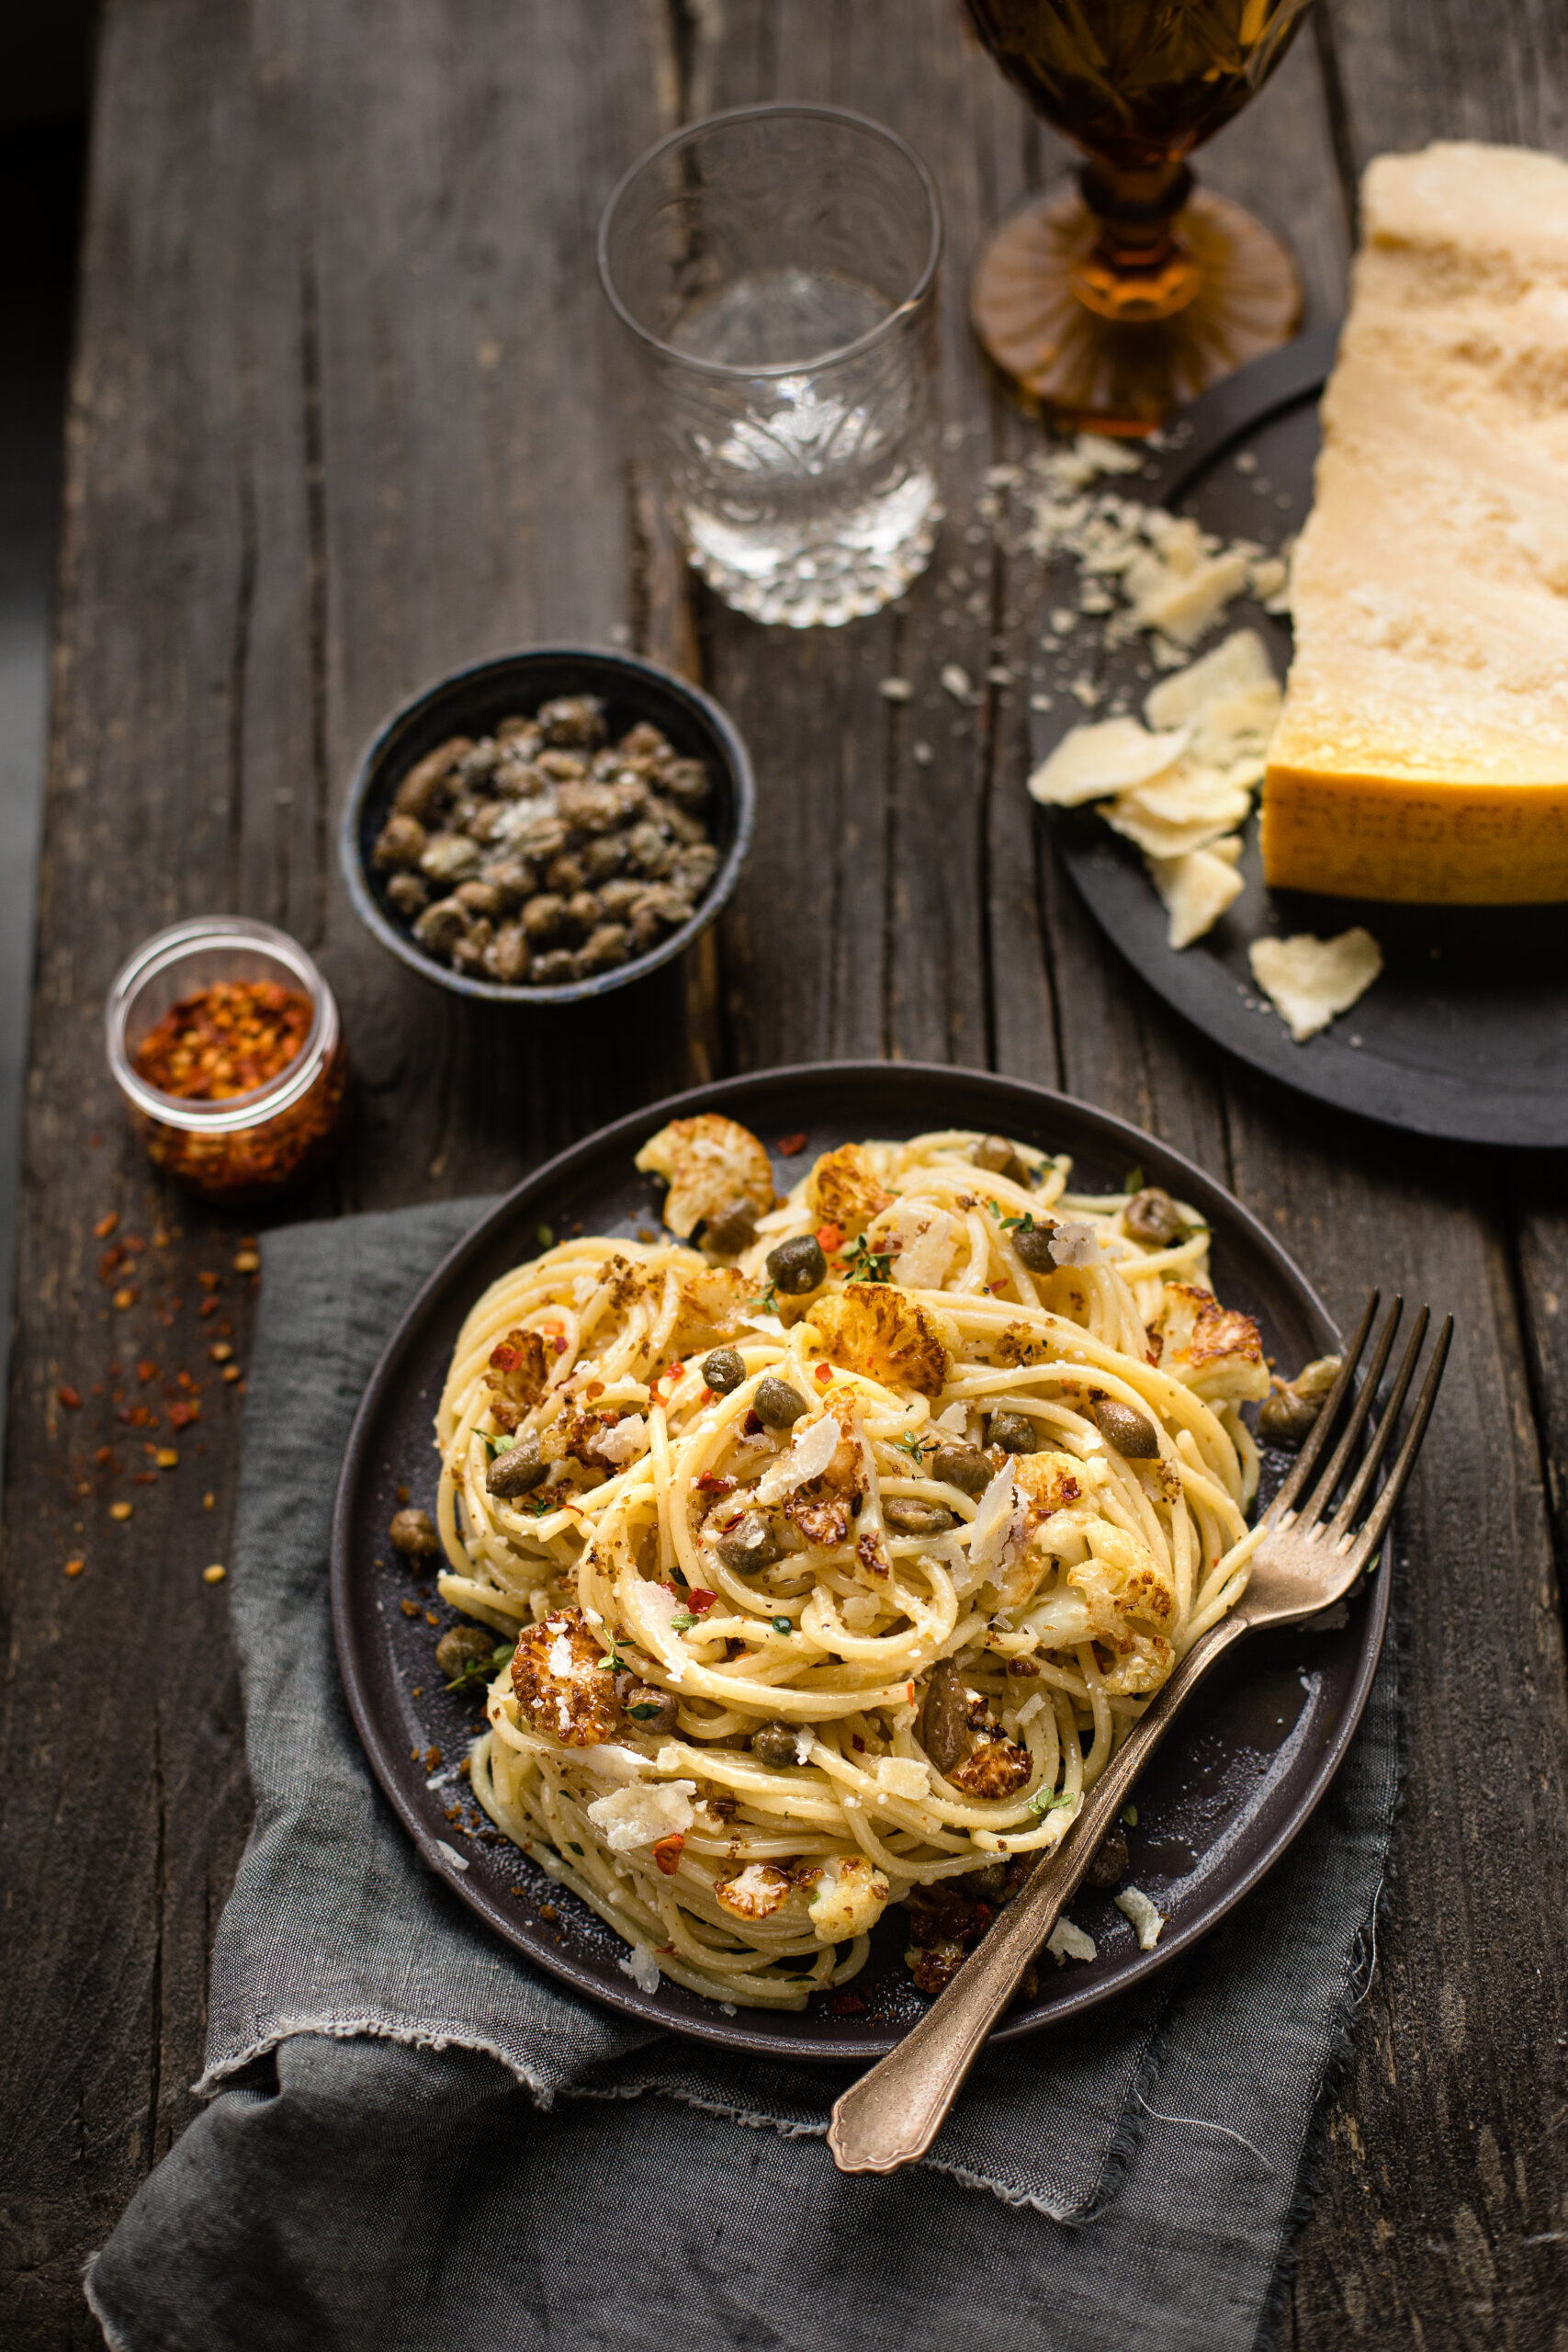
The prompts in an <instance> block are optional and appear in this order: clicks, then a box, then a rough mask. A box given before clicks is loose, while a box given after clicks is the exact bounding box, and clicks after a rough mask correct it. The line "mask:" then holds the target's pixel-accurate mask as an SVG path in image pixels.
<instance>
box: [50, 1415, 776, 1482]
mask: <svg viewBox="0 0 1568 2352" xmlns="http://www.w3.org/2000/svg"><path fill="white" fill-rule="evenodd" d="M77 1401H78V1403H79V1402H80V1401H81V1400H80V1399H79V1398H78V1400H77ZM697 1490H698V1492H699V1493H700V1494H705V1495H732V1494H733V1493H734V1492H735V1481H734V1479H733V1478H726V1477H725V1476H723V1475H722V1474H721V1473H720V1472H718V1471H716V1470H705V1471H704V1472H703V1475H702V1476H701V1477H700V1478H699V1479H698V1480H697Z"/></svg>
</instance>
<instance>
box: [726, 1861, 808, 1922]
mask: <svg viewBox="0 0 1568 2352" xmlns="http://www.w3.org/2000/svg"><path fill="white" fill-rule="evenodd" d="M794 1884H795V1882H794V1880H793V1879H792V1878H791V1877H790V1874H789V1872H788V1871H781V1870H780V1868H779V1867H778V1864H777V1863H776V1862H748V1863H747V1865H746V1868H745V1869H744V1870H743V1871H741V1872H740V1873H739V1877H737V1878H732V1879H727V1880H726V1881H725V1882H724V1883H723V1884H722V1885H716V1886H715V1888H714V1891H713V1895H714V1901H715V1902H716V1904H717V1905H718V1906H719V1908H720V1910H722V1911H728V1913H729V1914H730V1916H731V1917H732V1918H736V1919H746V1920H754V1919H767V1918H771V1917H773V1913H774V1912H775V1911H777V1910H779V1909H780V1908H781V1906H782V1905H784V1904H785V1903H787V1902H788V1900H789V1897H790V1894H791V1891H792V1889H793V1887H794Z"/></svg>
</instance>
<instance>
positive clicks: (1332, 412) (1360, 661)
mask: <svg viewBox="0 0 1568 2352" xmlns="http://www.w3.org/2000/svg"><path fill="white" fill-rule="evenodd" d="M1362 217H1363V220H1364V221H1365V224H1366V230H1365V234H1366V242H1365V244H1364V246H1363V248H1362V251H1361V253H1360V255H1359V258H1358V260H1357V263H1356V269H1355V279H1354V286H1353V292H1352V300H1351V304H1350V311H1349V316H1348V319H1347V321H1346V323H1345V331H1344V334H1343V335H1342V336H1341V339H1340V345H1339V356H1338V360H1337V364H1336V367H1335V369H1334V374H1333V376H1332V378H1331V379H1330V381H1329V385H1328V389H1327V390H1326V392H1325V395H1324V400H1323V429H1324V445H1323V453H1322V455H1321V457H1320V458H1319V459H1318V463H1317V477H1316V488H1315V503H1314V507H1313V512H1312V515H1311V517H1310V519H1309V520H1308V523H1307V526H1306V528H1305V529H1304V531H1303V534H1302V537H1301V540H1300V542H1299V544H1298V546H1297V548H1296V551H1295V555H1294V558H1293V560H1292V570H1291V607H1292V615H1293V617H1294V621H1295V631H1296V649H1295V659H1294V662H1292V668H1291V674H1290V679H1289V682H1288V684H1287V687H1286V695H1285V709H1284V716H1283V718H1282V719H1281V721H1280V728H1279V730H1278V732H1277V734H1276V735H1275V738H1274V741H1273V746H1272V749H1271V751H1270V753H1269V773H1268V779H1267V783H1266V785H1265V788H1264V800H1263V860H1264V870H1265V873H1266V876H1267V878H1268V880H1269V882H1270V883H1271V884H1273V885H1275V886H1277V887H1279V888H1293V889H1303V890H1318V891H1325V892H1330V893H1333V894H1335V895H1337V896H1339V897H1344V898H1353V899H1415V900H1427V901H1449V902H1450V903H1455V904H1460V905H1480V904H1506V903H1517V902H1522V901H1528V900H1546V899H1563V898H1568V433H1565V431H1564V409H1565V405H1568V164H1565V163H1563V162H1562V161H1561V160H1560V159H1559V158H1558V157H1556V156H1554V155H1545V154H1536V153H1531V152H1530V151H1529V150H1528V149H1526V148H1520V147H1485V146H1479V145H1472V144H1470V143H1468V142H1463V141H1439V142H1438V144H1437V145H1435V146H1431V147H1428V148H1427V149H1426V150H1425V151H1424V152H1423V153H1420V154H1416V155H1382V156H1379V157H1378V158H1377V160H1376V161H1375V162H1374V163H1373V164H1371V165H1370V166H1369V168H1368V171H1367V175H1366V179H1365V183H1364V192H1363V198H1362ZM1162 723H1165V724H1169V723H1170V717H1169V716H1167V717H1166V718H1165V719H1164V720H1163V722H1162Z"/></svg>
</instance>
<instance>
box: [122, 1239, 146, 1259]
mask: <svg viewBox="0 0 1568 2352" xmlns="http://www.w3.org/2000/svg"><path fill="white" fill-rule="evenodd" d="M125 1246H126V1248H127V1249H128V1250H130V1254H131V1256H132V1257H133V1258H140V1257H141V1253H142V1251H143V1250H145V1249H146V1247H147V1244H146V1241H145V1239H144V1238H143V1237H142V1236H141V1234H140V1233H128V1234H127V1235H126V1237H125Z"/></svg>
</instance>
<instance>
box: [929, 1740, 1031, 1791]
mask: <svg viewBox="0 0 1568 2352" xmlns="http://www.w3.org/2000/svg"><path fill="white" fill-rule="evenodd" d="M1033 1770H1034V1767H1033V1765H1032V1763H1031V1762H1030V1760H1029V1751H1028V1749H1027V1748H1025V1747H1019V1746H1018V1745H1017V1744H1016V1742H1014V1741H1013V1740H1010V1739H1007V1738H1005V1737H1004V1736H1003V1735H1002V1734H1001V1733H1000V1732H999V1731H982V1732H979V1733H977V1734H976V1740H975V1746H974V1747H973V1748H972V1749H971V1751H970V1753H969V1754H968V1755H967V1756H966V1757H965V1758H964V1761H963V1763H962V1764H955V1765H954V1766H953V1770H952V1771H951V1772H949V1774H948V1775H947V1777H948V1779H949V1780H950V1781H952V1783H953V1787H954V1788H955V1789H962V1790H963V1791H964V1795H965V1796H970V1797H978V1798H980V1799H981V1801H982V1802H983V1803H985V1804H995V1803H996V1802H997V1801H998V1799H999V1798H1002V1797H1010V1796H1016V1795H1017V1794H1018V1792H1019V1790H1020V1789H1022V1788H1027V1786H1028V1785H1029V1776H1030V1774H1031V1772H1032V1771H1033Z"/></svg>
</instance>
